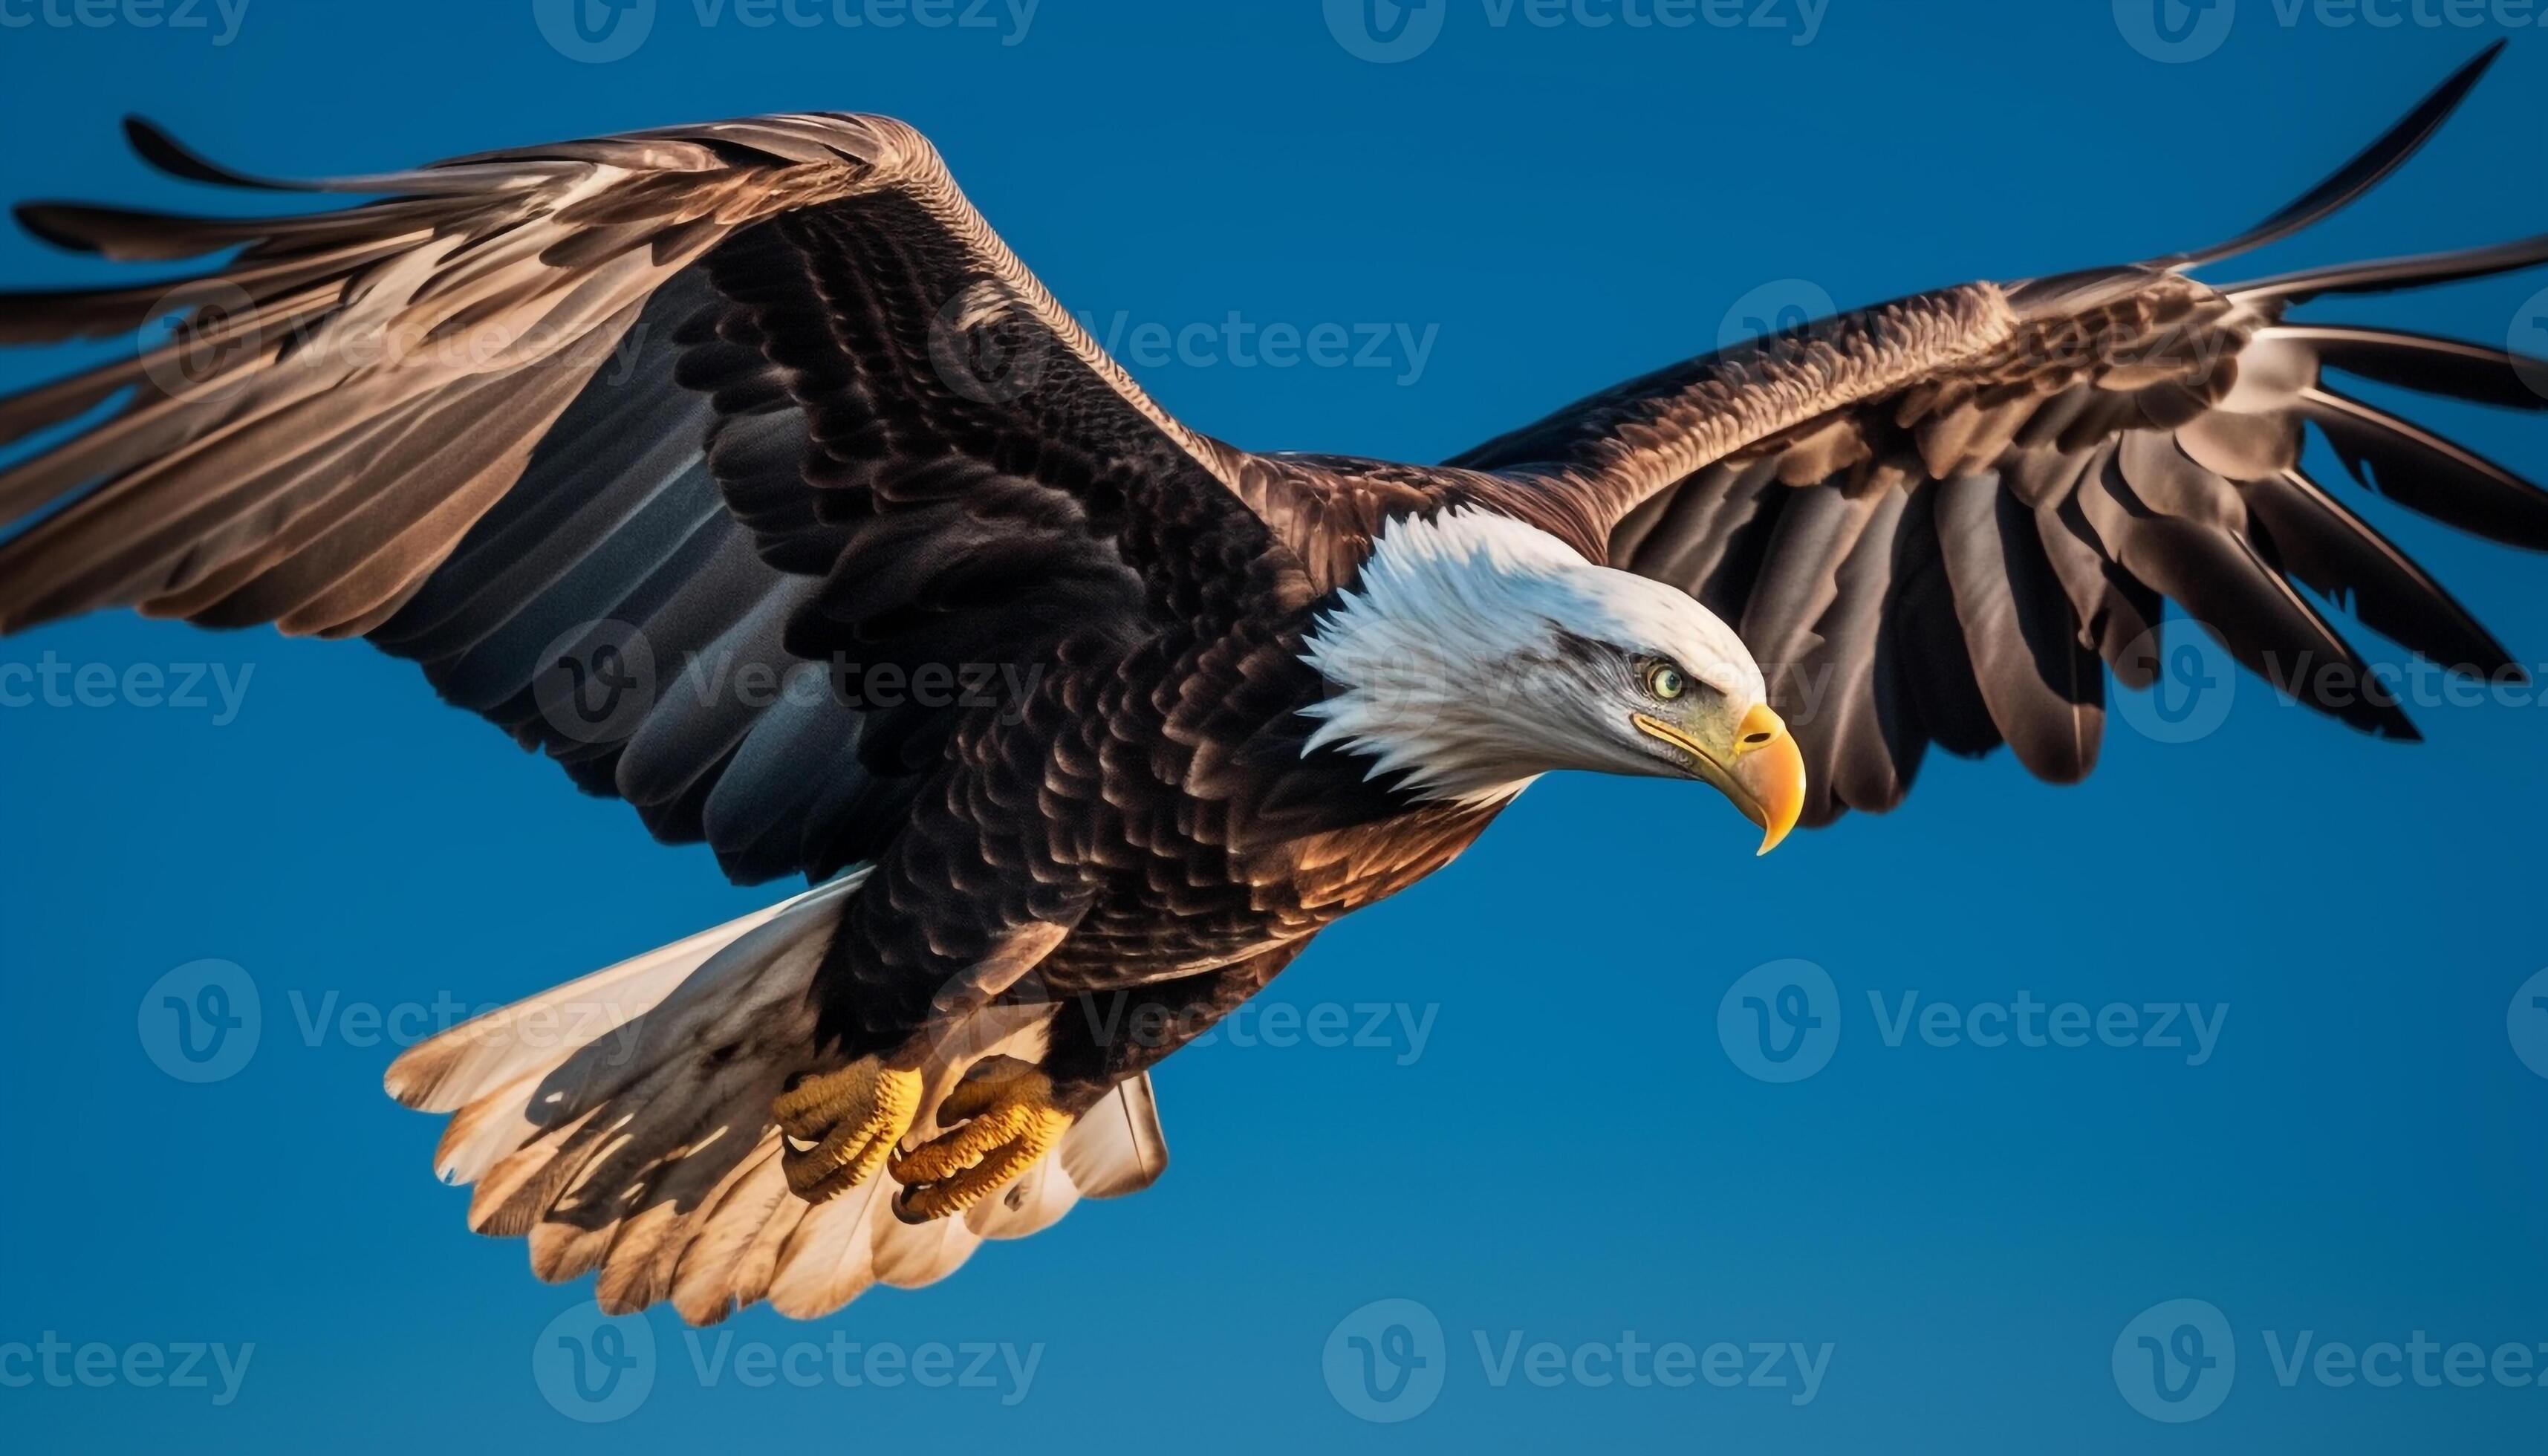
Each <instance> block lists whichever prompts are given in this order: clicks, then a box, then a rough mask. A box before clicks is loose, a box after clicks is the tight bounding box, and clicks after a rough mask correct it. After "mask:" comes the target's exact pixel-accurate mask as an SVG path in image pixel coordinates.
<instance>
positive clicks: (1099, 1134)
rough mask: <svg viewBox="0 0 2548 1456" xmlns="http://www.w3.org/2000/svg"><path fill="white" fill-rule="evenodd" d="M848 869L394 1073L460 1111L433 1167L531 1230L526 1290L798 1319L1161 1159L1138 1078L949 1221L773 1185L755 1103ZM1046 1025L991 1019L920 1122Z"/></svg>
mask: <svg viewBox="0 0 2548 1456" xmlns="http://www.w3.org/2000/svg"><path fill="white" fill-rule="evenodd" d="M864 878H865V876H864V875H863V874H862V875H849V876H845V877H843V878H841V879H838V880H834V881H833V882H832V883H830V884H827V885H824V886H822V887H820V888H818V889H815V890H812V891H809V892H807V893H805V894H802V895H799V896H797V897H796V898H794V899H792V900H788V901H786V902H784V903H782V904H778V905H774V906H772V907H770V908H769V909H767V910H763V911H759V912H757V913H755V914H752V915H747V916H745V917H743V918H742V919H740V920H736V921H732V922H729V923H728V924H725V925H721V926H718V927H717V928H716V929H714V930H709V931H702V932H700V933H699V934H697V935H694V936H691V937H689V938H687V939H685V940H682V941H677V942H675V943H674V944H672V945H669V946H666V947H663V948H662V949H660V950H657V951H651V952H648V953H647V954H646V955H643V956H636V957H634V958H633V959H629V960H625V961H622V962H620V963H619V964H617V965H613V966H610V967H608V968H607V969H604V970H598V971H595V972H593V973H592V974H591V975H588V976H584V977H582V978H580V979H577V980H572V981H569V982H567V983H566V984H564V985H562V986H558V987H555V988H553V989H551V990H548V991H545V992H542V993H541V994H539V995H537V996H532V997H529V998H528V999H525V1000H523V1001H519V1002H516V1003H514V1004H513V1005H511V1006H507V1007H504V1008H502V1009H500V1010H497V1011H491V1012H489V1013H487V1014H486V1015H484V1016H481V1017H478V1018H476V1019H474V1020H472V1021H469V1022H466V1023H464V1024H462V1025H460V1026H457V1027H454V1028H452V1029H451V1030H450V1031H448V1032H445V1033H443V1034H441V1035H440V1036H437V1037H435V1038H433V1039H432V1040H430V1041H427V1042H424V1043H422V1044H420V1045H418V1046H416V1047H413V1048H411V1049H410V1050H409V1051H408V1052H407V1054H405V1055H403V1056H401V1057H400V1058H399V1059H398V1060H397V1061H396V1062H394V1063H392V1064H391V1066H390V1069H389V1074H388V1076H387V1077H386V1078H385V1079H384V1080H385V1081H386V1084H387V1086H388V1088H389V1092H390V1095H391V1096H393V1097H395V1098H397V1099H398V1100H399V1101H400V1102H402V1103H404V1104H406V1105H407V1106H409V1107H413V1108H418V1109H421V1110H424V1111H427V1112H447V1113H450V1114H451V1115H452V1118H451V1123H450V1126H449V1127H448V1128H447V1129H446V1130H445V1131H444V1134H443V1138H442V1142H441V1145H440V1146H439V1147H438V1148H437V1149H436V1152H435V1156H434V1170H435V1172H436V1173H437V1174H439V1175H440V1176H441V1177H442V1178H443V1179H444V1180H445V1181H446V1182H452V1183H474V1184H476V1185H477V1190H476V1193H475V1195H474V1196H473V1197H472V1198H471V1200H470V1206H469V1225H470V1227H471V1228H472V1229H478V1230H479V1231H481V1232H484V1233H490V1234H498V1235H527V1237H528V1239H529V1242H530V1252H531V1268H532V1271H533V1272H534V1273H536V1274H537V1275H539V1277H540V1278H542V1279H546V1280H551V1281H556V1280H564V1279H573V1278H575V1277H577V1276H578V1275H581V1274H584V1273H587V1272H590V1271H592V1270H594V1269H598V1270H600V1277H599V1279H598V1280H597V1281H596V1283H595V1286H594V1295H595V1298H596V1299H598V1300H599V1301H600V1303H601V1305H602V1307H603V1308H605V1309H608V1310H611V1311H613V1312H624V1311H630V1310H640V1309H644V1308H645V1307H646V1306H648V1305H651V1304H655V1303H657V1302H659V1301H666V1300H669V1301H671V1302H672V1304H673V1307H674V1308H675V1309H676V1310H677V1311H679V1312H680V1314H681V1316H682V1318H683V1319H687V1320H689V1321H690V1322H691V1323H693V1324H705V1323H710V1322H713V1321H715V1320H717V1319H723V1318H725V1316H727V1315H728V1314H730V1313H732V1312H733V1311H735V1310H738V1309H741V1308H743V1307H744V1306H747V1305H750V1304H753V1303H755V1302H756V1301H759V1300H762V1299H768V1300H769V1301H770V1302H771V1303H772V1305H773V1306H774V1308H776V1309H777V1310H778V1311H779V1312H780V1313H781V1314H785V1315H788V1316H791V1317H793V1318H796V1319H812V1318H815V1317H817V1316H821V1315H826V1314H829V1313H831V1312H832V1311H834V1310H837V1309H839V1308H840V1307H841V1306H843V1305H845V1304H848V1303H849V1302H850V1301H851V1300H853V1299H856V1298H857V1297H858V1296H859V1295H860V1294H861V1293H863V1292H865V1290H867V1289H870V1288H872V1287H874V1286H875V1285H877V1284H889V1285H893V1286H895V1287H897V1288H906V1289H907V1288H912V1287H915V1286H918V1285H923V1284H928V1283H931V1282H933V1281H935V1280H939V1279H943V1278H945V1277H947V1276H948V1275H949V1274H952V1273H954V1272H955V1271H956V1267H957V1266H959V1265H961V1264H962V1263H963V1262H964V1260H965V1258H966V1257H967V1256H969V1255H970V1254H971V1253H972V1251H973V1249H974V1248H975V1246H977V1245H978V1244H979V1243H980V1242H981V1241H982V1240H983V1239H985V1238H1022V1237H1024V1236H1026V1235H1027V1234H1029V1233H1033V1232H1036V1231H1038V1230H1039V1229H1047V1228H1049V1227H1051V1225H1052V1224H1053V1223H1054V1222H1056V1221H1057V1220H1059V1219H1060V1218H1061V1216H1062V1215H1064V1214H1066V1213H1068V1212H1069V1211H1070V1209H1071V1206H1072V1205H1073V1204H1076V1203H1077V1202H1078V1201H1079V1200H1080V1199H1081V1198H1083V1197H1089V1198H1113V1197H1119V1196H1121V1195H1123V1194H1127V1193H1132V1192H1136V1191H1138V1190H1139V1189H1142V1188H1146V1187H1148V1186H1149V1185H1150V1183H1151V1182H1152V1181H1153V1180H1155V1179H1156V1178H1157V1177H1158V1175H1159V1172H1160V1170H1161V1169H1162V1168H1164V1167H1165V1165H1166V1161H1167V1145H1166V1141H1165V1139H1164V1138H1162V1137H1161V1135H1160V1132H1159V1126H1158V1113H1157V1106H1156V1101H1155V1099H1154V1097H1153V1095H1152V1093H1151V1090H1150V1085H1149V1079H1148V1078H1147V1077H1146V1076H1145V1077H1138V1078H1136V1079H1134V1080H1133V1081H1131V1082H1128V1083H1126V1084H1125V1085H1124V1086H1122V1087H1119V1088H1118V1089H1116V1091H1115V1093H1114V1095H1112V1096H1111V1097H1109V1098H1108V1099H1107V1100H1106V1101H1105V1102H1103V1103H1100V1104H1099V1105H1098V1106H1097V1107H1096V1108H1095V1109H1093V1110H1092V1111H1091V1112H1090V1113H1089V1114H1088V1116H1087V1117H1085V1118H1082V1119H1081V1120H1080V1122H1079V1124H1078V1126H1076V1127H1074V1128H1073V1129H1072V1130H1071V1131H1070V1132H1069V1133H1068V1134H1067V1135H1065V1136H1064V1137H1063V1138H1062V1140H1061V1144H1060V1146H1059V1147H1058V1148H1056V1149H1055V1150H1054V1153H1053V1155H1052V1156H1050V1157H1047V1158H1046V1159H1045V1160H1044V1161H1043V1162H1041V1163H1039V1164H1037V1165H1036V1166H1035V1167H1033V1168H1031V1169H1029V1170H1028V1171H1027V1172H1026V1174H1024V1175H1023V1176H1022V1177H1020V1178H1019V1179H1018V1181H1017V1182H1016V1183H1014V1184H1012V1185H1011V1186H1010V1187H1009V1189H1008V1190H1007V1191H1006V1192H1005V1193H1004V1194H1003V1195H1002V1196H1000V1197H998V1198H995V1199H991V1200H988V1201H986V1202H984V1203H983V1204H981V1205H979V1206H977V1207H975V1208H974V1209H972V1210H970V1211H969V1212H968V1213H966V1214H965V1215H964V1216H963V1217H961V1218H956V1219H941V1220H937V1221H935V1222H932V1223H928V1224H919V1225H910V1224H904V1223H903V1222H902V1221H900V1220H899V1219H896V1218H895V1217H894V1216H893V1213H892V1210H891V1208H890V1203H891V1187H890V1181H889V1180H887V1179H882V1178H879V1179H876V1180H874V1181H873V1182H870V1183H868V1184H866V1185H865V1186H863V1187H860V1188H857V1189H853V1190H851V1191H850V1192H849V1193H847V1194H845V1195H843V1196H841V1197H839V1198H836V1199H833V1200H832V1201H831V1202H829V1203H824V1204H820V1205H811V1206H809V1205H807V1204H805V1203H804V1202H802V1201H801V1200H799V1199H797V1198H795V1197H794V1196H793V1195H791V1194H789V1193H788V1192H787V1186H786V1180H785V1178H784V1177H783V1176H782V1175H781V1173H780V1170H779V1163H778V1137H777V1132H776V1130H775V1129H774V1127H773V1126H772V1125H771V1123H770V1120H769V1109H770V1103H771V1099H772V1098H774V1097H775V1096H776V1095H777V1094H778V1091H779V1088H780V1085H781V1084H782V1082H783V1081H784V1080H785V1078H786V1076H787V1074H788V1073H789V1072H792V1071H795V1070H798V1069H799V1068H800V1067H802V1065H803V1064H804V1061H805V1058H806V1053H807V1048H808V1047H811V1046H812V1045H813V1040H814V1010H813V1003H812V1001H811V999H810V998H809V996H808V995H807V991H808V990H809V988H810V987H811V985H812V983H813V977H814V972H815V970H816V968H817V967H819V966H820V965H821V963H822V958H823V951H824V947H825V946H826V944H827V943H828V942H829V940H830V938H831V933H832V931H833V928H834V927H835V926H837V925H838V924H839V922H840V916H841V910H842V907H843V905H844V904H845V903H846V902H847V901H848V899H849V897H850V896H851V895H853V894H855V893H857V891H858V888H859V884H860V882H861V881H862V880H863V879H864ZM1048 1016H1049V1012H1047V1011H1046V1010H1043V1009H1040V1008H1001V1009H998V1010H995V1011H992V1012H986V1013H984V1014H983V1015H982V1016H981V1017H979V1018H977V1019H976V1023H975V1024H973V1025H969V1026H967V1027H966V1028H965V1034H964V1035H963V1036H962V1037H961V1038H960V1039H958V1041H957V1042H956V1044H955V1045H951V1046H950V1047H947V1048H946V1049H945V1050H944V1051H943V1052H942V1053H941V1055H940V1056H939V1057H938V1058H937V1059H936V1060H935V1061H933V1063H932V1065H931V1066H930V1068H929V1094H928V1099H927V1106H928V1110H927V1111H926V1112H924V1114H923V1116H922V1117H921V1119H920V1121H919V1123H918V1125H917V1126H916V1127H915V1129H914V1137H915V1138H917V1137H921V1136H925V1135H927V1134H928V1133H931V1132H934V1131H935V1130H936V1127H937V1121H936V1107H937V1103H938V1101H939V1099H940V1098H942V1097H944V1096H945V1094H946V1092H947V1090H948V1089H949V1088H951V1087H953V1086H954V1085H955V1083H956V1081H957V1080H958V1079H959V1078H960V1077H961V1075H962V1074H963V1072H964V1071H965V1070H966V1069H967V1068H969V1067H970V1066H972V1065H973V1064H974V1062H976V1061H977V1060H979V1059H981V1058H982V1057H985V1056H991V1055H1002V1054H1019V1053H1027V1054H1032V1053H1033V1052H1034V1051H1035V1050H1036V1048H1037V1047H1038V1045H1039V1044H1040V1043H1041V1041H1042V1038H1043V1036H1044V1027H1045V1023H1046V1021H1047V1018H1048Z"/></svg>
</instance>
